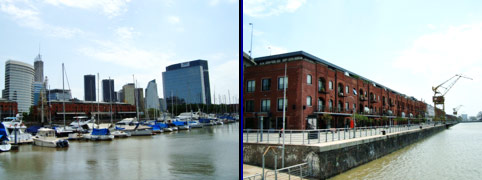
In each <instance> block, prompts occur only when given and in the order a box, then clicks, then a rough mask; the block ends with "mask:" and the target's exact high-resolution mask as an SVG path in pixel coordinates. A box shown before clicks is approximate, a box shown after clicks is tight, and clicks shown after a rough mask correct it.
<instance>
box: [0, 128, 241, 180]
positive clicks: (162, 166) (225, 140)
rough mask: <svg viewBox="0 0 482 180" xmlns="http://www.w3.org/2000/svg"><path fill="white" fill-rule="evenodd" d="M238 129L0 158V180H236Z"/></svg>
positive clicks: (25, 149) (28, 149)
mask: <svg viewBox="0 0 482 180" xmlns="http://www.w3.org/2000/svg"><path fill="white" fill-rule="evenodd" d="M238 157H239V123H233V124H227V125H221V126H211V127H205V128H202V129H192V130H190V131H180V132H172V133H164V134H160V135H154V136H147V137H130V138H125V139H115V140H114V141H106V142H87V141H71V143H70V147H69V148H67V149H56V148H46V147H39V146H32V145H23V146H20V148H19V150H18V151H12V152H6V153H0V179H239V174H238V170H239V158H238Z"/></svg>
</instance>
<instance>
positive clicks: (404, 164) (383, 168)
mask: <svg viewBox="0 0 482 180" xmlns="http://www.w3.org/2000/svg"><path fill="white" fill-rule="evenodd" d="M481 177H482V123H459V124H457V125H455V126H453V127H451V128H449V129H447V130H444V131H442V132H440V133H437V134H435V135H433V136H431V137H428V138H427V139H424V140H422V141H420V142H417V143H415V144H412V145H410V146H407V147H405V148H403V149H401V150H399V151H396V152H393V153H391V154H388V155H387V156H384V157H382V158H380V159H377V160H374V161H371V162H369V163H367V164H364V165H361V166H359V167H356V168H354V169H351V170H349V171H347V172H345V173H342V174H340V175H338V176H335V177H334V178H332V179H434V180H439V179H481Z"/></svg>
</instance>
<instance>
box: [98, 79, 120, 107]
mask: <svg viewBox="0 0 482 180" xmlns="http://www.w3.org/2000/svg"><path fill="white" fill-rule="evenodd" d="M102 97H103V99H104V102H116V99H117V95H116V94H115V92H114V80H113V79H104V80H102Z"/></svg>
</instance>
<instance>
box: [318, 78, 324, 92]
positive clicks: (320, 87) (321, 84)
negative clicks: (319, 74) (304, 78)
mask: <svg viewBox="0 0 482 180" xmlns="http://www.w3.org/2000/svg"><path fill="white" fill-rule="evenodd" d="M318 92H325V80H324V79H323V78H319V79H318Z"/></svg>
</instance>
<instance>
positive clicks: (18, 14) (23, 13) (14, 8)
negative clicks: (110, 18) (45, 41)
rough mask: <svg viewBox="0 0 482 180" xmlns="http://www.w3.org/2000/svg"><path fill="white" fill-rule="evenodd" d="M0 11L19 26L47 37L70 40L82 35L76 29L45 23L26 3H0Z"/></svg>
mask: <svg viewBox="0 0 482 180" xmlns="http://www.w3.org/2000/svg"><path fill="white" fill-rule="evenodd" d="M19 2H20V1H19ZM0 11H1V12H3V13H5V14H7V15H9V16H10V17H11V18H12V19H13V20H14V21H15V22H16V23H17V24H19V25H20V26H24V27H28V28H32V29H35V30H41V31H45V32H46V33H45V34H47V35H49V36H53V37H60V38H71V37H73V36H75V35H78V34H83V33H84V32H83V31H82V30H80V29H78V28H67V27H61V26H55V25H51V24H47V23H45V22H44V21H43V20H42V19H41V18H40V17H39V16H40V13H39V12H38V11H37V8H36V7H35V6H33V5H32V4H30V3H29V2H28V1H25V2H20V3H17V4H15V3H13V1H0Z"/></svg>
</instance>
